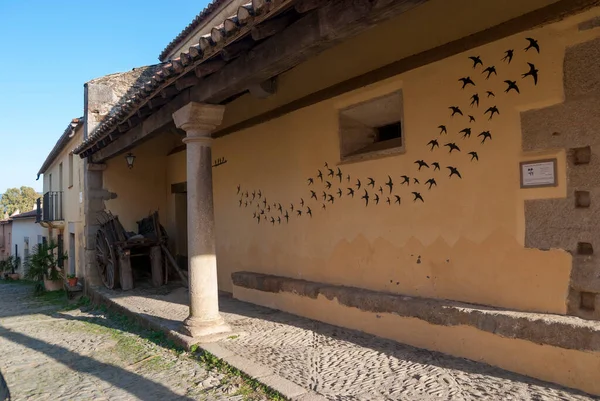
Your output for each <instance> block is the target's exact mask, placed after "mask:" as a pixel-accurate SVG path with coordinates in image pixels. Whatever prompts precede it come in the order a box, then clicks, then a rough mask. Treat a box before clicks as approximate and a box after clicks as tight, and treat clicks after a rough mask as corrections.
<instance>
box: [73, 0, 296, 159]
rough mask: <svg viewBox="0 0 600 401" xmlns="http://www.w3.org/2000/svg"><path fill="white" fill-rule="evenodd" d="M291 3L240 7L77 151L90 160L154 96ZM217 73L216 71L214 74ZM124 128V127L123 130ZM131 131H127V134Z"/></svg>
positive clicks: (125, 102)
mask: <svg viewBox="0 0 600 401" xmlns="http://www.w3.org/2000/svg"><path fill="white" fill-rule="evenodd" d="M289 4H291V0H271V1H252V2H249V3H246V4H243V5H242V6H240V7H239V8H238V10H237V13H236V14H235V15H232V16H230V17H229V18H226V19H225V21H223V23H221V24H219V25H216V26H215V27H213V28H212V30H211V32H210V33H208V34H206V35H203V36H201V37H200V40H199V43H198V44H196V45H193V46H191V47H190V48H189V49H188V51H187V52H182V53H181V54H180V55H179V57H177V58H174V59H172V60H170V61H169V62H167V63H163V64H158V65H157V66H156V72H155V73H154V74H153V75H152V77H151V78H150V79H149V80H148V81H147V82H146V83H145V84H143V85H139V88H134V89H132V90H131V91H130V92H129V93H128V94H127V95H126V96H124V97H123V99H122V100H121V101H120V102H119V103H118V104H117V105H116V106H115V107H114V108H113V109H112V110H111V112H110V113H109V115H107V116H106V118H105V119H104V120H103V121H102V122H101V123H100V124H98V126H97V127H96V128H95V129H94V131H93V132H92V133H90V134H89V135H88V138H87V140H85V141H84V142H83V143H82V144H81V145H80V146H78V147H77V148H76V149H75V150H74V151H73V152H74V153H75V154H79V155H80V156H81V157H86V156H87V152H86V153H84V152H85V151H87V150H88V149H90V148H91V147H92V146H94V145H96V144H98V143H101V144H102V146H104V145H105V144H106V143H110V142H111V141H112V137H111V136H110V134H111V133H112V132H114V131H115V130H116V129H117V128H118V127H119V126H120V125H121V124H123V123H125V122H126V121H127V120H128V119H130V118H131V117H133V116H134V115H135V114H136V112H138V110H139V109H140V108H141V107H142V106H144V105H146V104H147V103H148V101H149V100H150V99H152V98H154V97H157V96H158V97H161V91H163V90H164V89H165V88H166V87H168V86H169V85H171V84H173V83H174V82H175V81H176V80H177V79H178V78H180V77H182V76H183V75H185V74H187V73H189V72H191V71H193V70H194V67H195V66H197V65H198V64H201V63H203V62H205V61H207V60H209V59H211V58H214V57H215V56H216V55H217V54H219V53H220V52H221V51H222V50H223V49H224V48H225V47H227V46H228V45H229V44H231V43H233V42H235V41H237V40H238V39H240V38H241V37H242V36H244V35H246V34H248V33H249V32H250V29H251V28H252V27H253V26H255V25H256V24H258V23H260V22H262V21H264V20H266V19H268V18H269V17H271V16H273V15H276V14H277V12H278V11H280V10H282V9H283V7H284V6H287V5H289ZM213 72H214V71H213ZM119 128H120V127H119ZM126 130H127V128H125V131H126Z"/></svg>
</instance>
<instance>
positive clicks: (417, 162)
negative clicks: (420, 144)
mask: <svg viewBox="0 0 600 401" xmlns="http://www.w3.org/2000/svg"><path fill="white" fill-rule="evenodd" d="M415 164H418V165H419V171H421V167H427V168H429V164H427V163H425V162H424V161H423V160H417V161H416V162H415Z"/></svg>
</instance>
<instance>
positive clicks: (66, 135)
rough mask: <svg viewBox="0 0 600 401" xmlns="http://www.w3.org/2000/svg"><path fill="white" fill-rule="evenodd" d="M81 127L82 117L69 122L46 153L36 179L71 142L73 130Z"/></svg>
mask: <svg viewBox="0 0 600 401" xmlns="http://www.w3.org/2000/svg"><path fill="white" fill-rule="evenodd" d="M82 125H83V117H79V118H74V119H72V120H71V122H70V123H69V125H67V128H66V129H65V132H63V134H62V135H61V136H60V138H58V141H56V144H55V145H54V147H53V148H52V150H51V151H50V153H48V157H46V160H45V161H44V163H43V164H42V167H40V170H39V171H38V173H37V178H36V179H38V178H40V175H42V174H44V172H45V171H46V170H47V169H48V167H50V165H51V164H52V162H53V161H54V159H55V158H56V157H57V156H58V155H59V154H60V152H62V151H63V149H64V148H65V147H66V146H67V144H68V143H69V141H70V140H71V138H72V136H73V134H74V133H75V130H77V128H79V127H81V126H82Z"/></svg>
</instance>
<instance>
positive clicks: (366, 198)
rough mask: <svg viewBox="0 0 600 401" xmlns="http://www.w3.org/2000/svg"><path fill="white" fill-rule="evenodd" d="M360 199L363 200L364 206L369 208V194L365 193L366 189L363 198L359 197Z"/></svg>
mask: <svg viewBox="0 0 600 401" xmlns="http://www.w3.org/2000/svg"><path fill="white" fill-rule="evenodd" d="M360 199H364V200H365V206H369V193H368V192H367V190H366V189H365V194H364V195H363V196H361V197H360Z"/></svg>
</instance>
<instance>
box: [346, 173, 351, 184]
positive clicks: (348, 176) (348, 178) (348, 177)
mask: <svg viewBox="0 0 600 401" xmlns="http://www.w3.org/2000/svg"><path fill="white" fill-rule="evenodd" d="M346 181H348V182H350V174H348V175H347V176H346Z"/></svg>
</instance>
